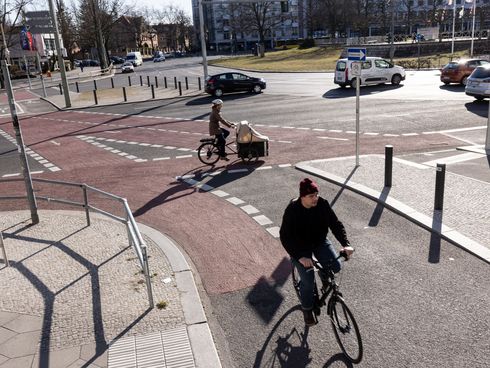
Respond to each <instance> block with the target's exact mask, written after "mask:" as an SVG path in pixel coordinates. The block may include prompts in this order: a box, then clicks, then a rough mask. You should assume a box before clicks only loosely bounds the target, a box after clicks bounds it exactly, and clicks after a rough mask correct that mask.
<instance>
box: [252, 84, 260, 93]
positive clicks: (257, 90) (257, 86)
mask: <svg viewBox="0 0 490 368" xmlns="http://www.w3.org/2000/svg"><path fill="white" fill-rule="evenodd" d="M253 91H254V93H260V92H262V87H261V86H259V85H258V84H256V85H255V86H254V88H253Z"/></svg>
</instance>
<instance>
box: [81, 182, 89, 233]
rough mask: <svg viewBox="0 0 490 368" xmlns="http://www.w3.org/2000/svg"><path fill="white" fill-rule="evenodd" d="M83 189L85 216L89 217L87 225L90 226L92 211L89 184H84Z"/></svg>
mask: <svg viewBox="0 0 490 368" xmlns="http://www.w3.org/2000/svg"><path fill="white" fill-rule="evenodd" d="M82 189H83V204H84V206H83V207H84V208H85V217H86V218H87V226H90V211H89V208H88V193H87V186H86V185H85V184H84V185H83V186H82Z"/></svg>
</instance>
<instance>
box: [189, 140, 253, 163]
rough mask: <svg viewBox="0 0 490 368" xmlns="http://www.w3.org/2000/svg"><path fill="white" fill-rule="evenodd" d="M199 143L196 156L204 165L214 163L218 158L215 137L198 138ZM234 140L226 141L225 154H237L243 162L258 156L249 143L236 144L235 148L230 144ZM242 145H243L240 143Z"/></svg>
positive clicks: (248, 161) (251, 160)
mask: <svg viewBox="0 0 490 368" xmlns="http://www.w3.org/2000/svg"><path fill="white" fill-rule="evenodd" d="M200 142H201V145H200V146H199V148H198V149H197V157H198V158H199V161H201V162H202V163H203V164H205V165H214V164H215V163H216V162H218V160H219V157H220V156H219V149H218V146H217V144H218V140H217V138H202V139H201V140H200ZM235 143H236V141H231V142H228V143H226V145H225V150H226V151H228V152H227V155H228V156H229V155H238V157H239V158H241V159H242V161H243V162H245V163H252V162H255V161H257V159H258V158H259V152H258V151H257V150H256V149H255V148H253V147H252V146H251V145H250V144H245V146H246V147H241V146H238V148H237V149H236V150H235V149H234V147H233V146H232V145H234V144H235ZM242 146H243V145H242Z"/></svg>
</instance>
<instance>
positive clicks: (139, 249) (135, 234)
mask: <svg viewBox="0 0 490 368" xmlns="http://www.w3.org/2000/svg"><path fill="white" fill-rule="evenodd" d="M23 180H24V179H21V178H15V179H0V183H2V182H5V183H9V182H16V181H23ZM32 181H33V182H40V183H47V184H55V185H61V186H66V187H78V188H80V189H81V190H82V195H83V202H76V201H72V200H68V199H59V198H52V197H46V196H41V195H36V199H38V200H43V201H47V202H54V203H62V204H68V205H71V206H76V207H83V208H84V209H85V217H86V220H87V226H90V211H93V212H97V213H100V214H102V215H105V216H107V217H110V218H112V219H113V220H116V221H119V222H122V223H123V224H125V225H126V229H127V232H128V241H129V245H130V246H131V247H132V248H133V250H134V252H135V253H136V255H137V257H138V260H139V262H140V266H141V269H142V270H143V273H144V275H145V280H146V288H147V291H148V301H149V303H150V308H153V307H154V301H153V291H152V287H151V275H150V269H149V265H148V253H147V246H146V243H145V241H144V240H143V237H142V236H141V233H140V231H139V229H138V226H137V225H136V221H135V220H134V217H133V214H132V212H131V209H130V208H129V205H128V202H127V200H126V198H122V197H119V196H117V195H115V194H112V193H108V192H105V191H103V190H100V189H97V188H95V187H92V186H90V185H87V184H81V183H71V182H66V181H58V180H48V179H40V178H32ZM90 192H94V193H97V194H100V195H102V196H104V197H106V198H109V199H113V200H116V201H118V202H120V203H121V204H122V206H123V210H124V213H125V217H120V216H117V215H114V214H112V213H110V212H107V211H104V210H102V209H100V208H97V207H95V206H93V205H91V204H90V203H89V193H90ZM26 198H27V196H24V195H14V196H0V200H18V199H26Z"/></svg>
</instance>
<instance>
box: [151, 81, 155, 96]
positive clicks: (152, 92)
mask: <svg viewBox="0 0 490 368" xmlns="http://www.w3.org/2000/svg"><path fill="white" fill-rule="evenodd" d="M151 98H153V99H155V86H154V85H153V84H152V85H151Z"/></svg>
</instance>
